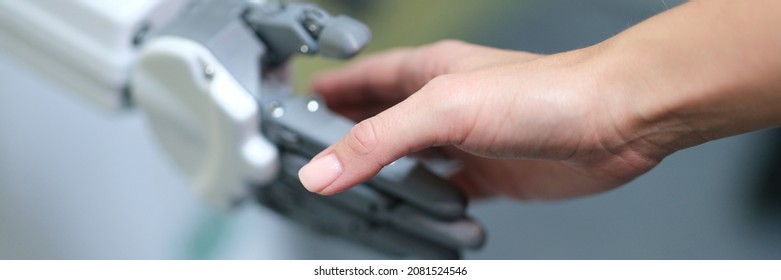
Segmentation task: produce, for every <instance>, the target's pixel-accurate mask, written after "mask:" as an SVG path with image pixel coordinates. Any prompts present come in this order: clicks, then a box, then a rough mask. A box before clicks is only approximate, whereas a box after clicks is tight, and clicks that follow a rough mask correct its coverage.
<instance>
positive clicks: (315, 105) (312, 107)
mask: <svg viewBox="0 0 781 280" xmlns="http://www.w3.org/2000/svg"><path fill="white" fill-rule="evenodd" d="M306 109H307V110H309V112H316V111H317V110H318V109H320V102H317V100H315V99H311V100H309V102H307V103H306Z"/></svg>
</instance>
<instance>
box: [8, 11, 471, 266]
mask: <svg viewBox="0 0 781 280" xmlns="http://www.w3.org/2000/svg"><path fill="white" fill-rule="evenodd" d="M41 2H44V1H41ZM55 2H56V4H54V3H53V2H51V1H49V2H46V3H44V4H47V5H44V4H42V3H37V4H36V1H6V2H3V3H2V5H0V6H6V7H0V8H3V9H0V24H4V26H10V28H5V29H6V31H5V32H3V31H0V39H2V38H3V37H4V36H5V37H10V38H14V39H16V41H15V42H25V41H27V42H28V43H31V44H34V43H35V42H36V40H38V39H36V38H38V37H36V35H30V34H27V33H25V32H20V30H23V29H24V28H13V27H14V25H13V24H14V23H13V20H14V18H13V17H14V15H15V14H25V13H26V14H27V15H30V14H35V13H36V12H38V13H44V14H45V13H46V11H47V10H48V11H57V9H53V8H51V7H46V6H49V5H55V6H56V5H63V4H62V3H63V2H67V1H55ZM97 2H98V1H89V0H82V1H81V2H78V3H76V4H78V5H76V6H79V7H76V8H73V7H70V8H71V9H86V10H89V11H92V12H93V14H100V15H102V16H106V14H110V12H107V11H105V10H106V7H107V5H106V4H100V3H97ZM141 2H143V1H141ZM171 2H175V3H174V4H170V3H169V4H168V5H171V6H166V5H163V4H160V3H158V2H153V1H151V0H150V1H147V2H146V3H147V4H148V5H137V7H136V9H135V10H133V11H136V12H135V13H131V16H127V15H125V18H126V19H127V21H124V22H123V21H120V22H119V24H115V25H113V26H117V27H123V28H120V31H123V32H119V34H120V35H123V34H124V35H126V37H127V42H128V43H130V45H131V46H130V47H126V46H125V47H114V48H103V49H109V50H112V53H123V54H126V55H125V57H127V59H125V60H122V61H120V60H116V59H115V60H113V61H120V62H121V63H118V64H117V65H119V66H116V67H115V68H116V69H119V71H115V72H120V73H121V72H122V70H123V69H124V70H126V72H125V73H126V75H125V76H122V75H115V76H111V75H109V74H110V73H109V74H106V73H101V72H100V71H91V70H90V69H91V67H93V66H90V65H91V64H86V63H81V64H78V65H81V66H82V67H81V68H78V67H75V69H77V70H78V69H83V71H82V75H74V74H73V73H74V72H76V73H77V74H78V73H79V71H67V70H66V71H60V72H63V73H66V72H67V73H71V75H74V76H73V79H77V78H80V79H85V78H83V77H84V76H90V73H92V75H91V77H92V78H87V80H86V82H93V83H94V82H95V80H102V81H109V82H107V83H104V84H105V85H108V86H106V88H108V89H109V90H108V91H113V92H118V93H119V94H114V95H112V96H111V97H109V98H105V97H99V98H97V100H98V101H99V102H98V103H101V104H109V105H108V107H111V106H113V105H111V104H126V105H128V106H130V105H133V106H137V107H139V108H140V109H141V110H142V111H143V112H144V113H145V114H146V115H147V117H148V120H149V123H150V124H151V127H152V128H153V130H154V132H155V135H156V136H157V138H158V140H159V142H160V143H161V144H162V146H163V147H164V148H165V150H166V151H167V152H168V153H169V154H170V155H171V157H172V158H173V160H174V161H175V162H176V163H177V164H178V165H179V166H180V167H181V169H182V170H183V172H184V173H185V175H186V176H187V177H189V179H190V180H191V182H192V183H193V185H194V186H195V189H196V191H197V192H198V193H199V194H200V195H201V196H202V197H203V198H205V199H206V200H207V201H209V202H211V203H212V204H214V205H216V206H218V207H221V208H225V209H227V208H230V206H232V205H235V204H236V203H238V202H240V201H243V200H246V199H248V198H249V199H253V200H255V201H257V202H259V203H261V204H263V205H265V206H267V207H269V208H271V209H273V210H275V211H277V212H279V213H280V214H282V215H285V216H287V217H289V218H291V219H292V220H294V221H296V222H299V223H301V224H304V225H306V226H309V227H312V228H314V229H316V230H319V231H322V232H325V233H330V234H336V235H339V236H343V237H345V238H348V239H350V240H355V241H359V242H362V243H364V244H366V245H368V246H371V247H374V248H376V249H379V250H382V251H386V252H389V253H392V254H394V255H400V256H407V257H417V258H458V256H459V252H460V251H461V250H463V249H475V248H479V247H480V246H481V245H482V243H483V241H484V232H483V230H482V227H481V226H480V225H479V224H478V223H476V222H474V221H473V220H472V219H470V218H469V217H467V215H466V207H467V201H466V198H465V197H464V196H463V195H462V194H461V193H460V192H459V191H458V190H457V189H456V188H454V187H453V186H451V185H450V184H449V183H448V182H447V181H446V180H444V179H443V174H441V173H443V172H434V171H432V170H438V169H441V168H439V167H441V166H437V165H436V164H431V163H427V162H423V161H421V160H418V159H415V158H411V157H404V158H401V159H399V160H398V161H396V162H394V163H393V164H391V165H389V166H387V167H385V168H383V169H382V171H381V172H380V173H379V174H378V175H377V176H375V177H374V178H372V179H370V180H369V181H367V182H365V183H363V184H361V185H359V186H356V187H355V188H352V189H350V190H348V191H346V192H344V193H341V194H337V195H333V196H319V195H316V194H312V193H309V192H308V191H307V190H306V189H305V188H304V187H303V186H302V185H301V183H300V182H299V180H298V178H297V172H298V170H299V169H300V168H301V167H302V166H303V165H304V164H305V163H306V162H307V161H308V160H309V159H310V158H312V157H313V156H314V155H316V154H317V153H318V152H320V151H321V150H322V149H324V148H326V147H328V146H329V145H330V144H331V143H334V142H335V141H337V140H338V139H339V138H340V137H341V136H342V135H344V134H346V133H347V132H348V131H349V130H350V128H351V127H352V125H353V124H354V123H352V122H351V121H349V120H347V119H345V118H342V117H340V116H338V115H336V114H334V113H332V112H330V111H329V110H328V109H327V108H325V106H323V105H322V104H321V102H320V101H318V100H317V99H316V98H312V97H308V98H305V97H301V96H299V95H295V94H293V93H292V90H291V86H290V83H289V81H288V80H287V77H288V71H287V69H286V62H287V61H288V59H289V58H290V57H291V56H292V55H295V54H309V55H311V54H320V55H322V56H326V57H333V58H349V57H351V56H353V55H355V54H356V53H357V52H358V51H360V50H361V49H362V48H363V47H364V46H365V45H366V44H367V43H368V41H369V39H370V37H371V34H370V32H369V30H368V29H367V28H366V26H365V25H363V24H362V23H360V22H358V21H356V20H354V19H351V18H349V17H345V16H336V17H332V16H330V15H329V14H328V13H326V12H325V11H323V10H322V9H321V8H319V7H317V6H314V5H311V4H299V3H279V2H275V1H246V0H202V1H193V2H184V1H179V2H176V1H171ZM66 5H67V3H66V4H65V5H63V6H66ZM114 5H120V4H118V3H114ZM123 5H129V4H123ZM142 6H143V7H142ZM85 7H86V8H85ZM95 7H102V8H103V9H104V10H103V11H101V9H97V8H95ZM55 8H56V7H55ZM63 8H64V9H65V8H66V7H63ZM125 8H126V9H129V8H128V7H125ZM66 10H67V9H66ZM164 10H175V11H177V13H170V12H169V13H163V12H161V11H164ZM1 11H5V12H6V14H2V12H1ZM95 11H98V12H95ZM65 14H67V13H65ZM2 18H6V19H7V20H9V21H8V22H3V21H2ZM62 18H63V17H62V16H60V19H62ZM55 19H56V17H55ZM65 20H74V21H78V19H75V18H74V17H71V18H66V19H65ZM82 21H83V20H82ZM41 22H43V23H41ZM115 23H116V22H115ZM37 24H39V25H40V26H38V27H46V26H52V25H51V23H46V20H42V21H38V22H37ZM33 25H34V24H33ZM153 25H154V26H156V27H153ZM111 26H112V25H109V27H111ZM28 28H29V27H28ZM9 30H10V31H9ZM93 30H94V32H93V33H99V34H108V33H100V31H101V29H100V28H99V27H98V28H93ZM88 31H89V30H88ZM102 31H105V30H102ZM89 32H92V31H89ZM116 33H117V32H114V33H112V34H116ZM82 35H84V34H82ZM93 37H100V36H93ZM112 40H113V41H112V42H114V41H116V40H115V39H112ZM87 41H89V40H87ZM97 41H101V40H97ZM102 41H107V40H102ZM109 41H111V40H109ZM93 45H98V46H106V45H107V44H93ZM18 46H21V47H18ZM11 49H14V48H13V46H11ZM25 49H26V48H25V46H24V44H23V43H20V44H19V45H17V48H16V50H17V52H20V51H24V50H25ZM117 50H124V51H122V52H119V51H117ZM32 51H33V52H34V53H31V54H30V55H27V57H35V58H40V57H42V55H46V54H49V56H52V57H59V58H60V59H53V60H48V61H46V62H47V63H43V64H40V63H39V64H40V65H43V66H41V67H43V68H47V69H48V71H49V73H50V74H51V73H55V74H57V72H58V70H57V69H58V68H57V65H65V66H67V65H68V64H69V63H73V61H71V60H69V59H62V57H63V56H62V54H61V53H58V51H56V49H55V48H52V47H38V48H37V49H33V50H32ZM36 51H37V52H36ZM52 53H54V55H52ZM69 57H70V56H69ZM85 57H86V56H85ZM33 64H34V62H33ZM98 64H99V63H98ZM50 65H54V66H50ZM74 65H75V64H74ZM85 65H87V66H85ZM109 66H111V65H109ZM66 69H67V67H66ZM109 69H111V68H109ZM44 70H46V69H44ZM60 70H62V69H60ZM107 72H111V71H107ZM85 73H86V75H83V74H85ZM63 75H64V74H63ZM55 76H56V75H55ZM77 76H81V77H77ZM95 77H97V78H95ZM65 79H67V80H71V79H70V78H65ZM112 85H114V87H113V88H112ZM117 85H119V87H117ZM117 88H118V89H119V90H117ZM100 90H101V88H97V89H92V90H85V92H99V91H100ZM93 96H99V95H93ZM93 99H95V98H93ZM100 100H103V101H102V102H101V101H100ZM106 100H109V101H108V102H107V101H106ZM111 100H113V102H112V101H111ZM123 100H124V101H123ZM104 107H106V106H104Z"/></svg>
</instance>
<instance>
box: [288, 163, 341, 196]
mask: <svg viewBox="0 0 781 280" xmlns="http://www.w3.org/2000/svg"><path fill="white" fill-rule="evenodd" d="M343 171H344V167H343V165H342V163H341V162H340V161H339V158H337V157H336V155H335V154H327V155H324V156H321V157H316V158H314V159H312V161H310V162H309V163H307V164H306V165H304V167H302V168H301V169H300V170H299V171H298V179H299V180H300V181H301V184H302V185H304V187H305V188H306V189H307V190H309V191H310V192H314V193H322V192H323V191H324V190H325V189H326V188H327V187H328V186H329V185H331V184H332V183H333V182H334V181H336V179H338V178H339V176H340V175H341V174H342V173H343Z"/></svg>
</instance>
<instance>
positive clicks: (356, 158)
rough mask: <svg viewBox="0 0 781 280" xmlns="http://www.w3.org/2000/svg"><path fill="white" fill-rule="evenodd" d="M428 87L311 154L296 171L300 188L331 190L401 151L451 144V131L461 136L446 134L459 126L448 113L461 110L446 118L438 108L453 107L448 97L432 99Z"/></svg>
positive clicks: (369, 174) (371, 172)
mask: <svg viewBox="0 0 781 280" xmlns="http://www.w3.org/2000/svg"><path fill="white" fill-rule="evenodd" d="M435 80H437V79H435ZM432 83H433V81H432ZM430 84H431V83H430ZM429 88H431V87H429V86H426V87H424V88H423V89H421V90H420V91H419V92H418V93H416V94H413V95H412V96H410V97H409V98H407V99H406V100H404V101H402V102H401V103H398V104H396V105H395V106H393V107H391V108H389V109H387V110H385V111H383V112H381V113H380V114H378V115H376V116H374V117H371V118H368V119H366V120H364V121H362V122H360V123H358V124H356V125H355V126H354V127H353V128H352V129H351V130H350V132H349V133H348V134H347V135H345V136H344V137H342V138H341V139H340V140H339V141H338V142H336V143H334V144H333V145H332V146H331V147H328V148H327V149H325V150H324V151H323V152H321V153H320V154H318V155H317V156H315V157H314V158H313V159H312V161H310V162H309V163H308V164H307V165H305V166H304V167H303V168H301V170H299V172H298V177H299V179H300V180H301V183H302V184H303V185H304V187H306V188H307V189H308V190H309V191H311V192H315V193H319V194H324V195H330V194H335V193H338V192H341V191H344V190H346V189H348V188H350V187H353V186H355V185H357V184H360V183H362V182H364V181H366V180H368V179H370V178H371V177H372V176H374V175H376V174H377V173H378V172H379V171H380V169H382V168H383V167H384V166H386V165H388V164H390V163H392V162H393V161H395V160H397V159H399V158H400V157H402V156H404V155H406V154H409V153H412V152H416V151H419V150H422V149H425V148H428V147H431V146H434V145H444V144H449V143H453V141H454V140H456V139H453V138H454V137H455V136H458V135H463V134H461V133H451V132H457V131H459V130H457V129H453V128H454V126H455V125H457V124H458V123H459V122H458V120H456V119H455V118H453V117H455V116H457V115H460V114H452V113H451V114H450V115H453V117H450V116H448V113H446V112H443V111H448V110H447V109H446V108H448V107H450V108H452V107H453V106H447V105H442V104H445V103H448V102H447V101H446V100H447V99H444V100H436V99H435V98H434V96H435V95H438V94H436V92H428V93H429V94H427V93H425V91H427V89H429ZM431 93H433V94H431ZM450 111H452V110H450Z"/></svg>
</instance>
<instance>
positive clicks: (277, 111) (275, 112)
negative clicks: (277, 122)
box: [268, 101, 285, 119]
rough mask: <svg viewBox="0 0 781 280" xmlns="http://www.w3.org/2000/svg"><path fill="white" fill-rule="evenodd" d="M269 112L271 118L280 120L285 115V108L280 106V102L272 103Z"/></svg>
mask: <svg viewBox="0 0 781 280" xmlns="http://www.w3.org/2000/svg"><path fill="white" fill-rule="evenodd" d="M268 111H269V112H271V117H272V118H275V119H278V118H281V117H282V116H284V115H285V108H283V107H282V104H279V102H276V101H274V102H271V104H270V105H269V108H268Z"/></svg>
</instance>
